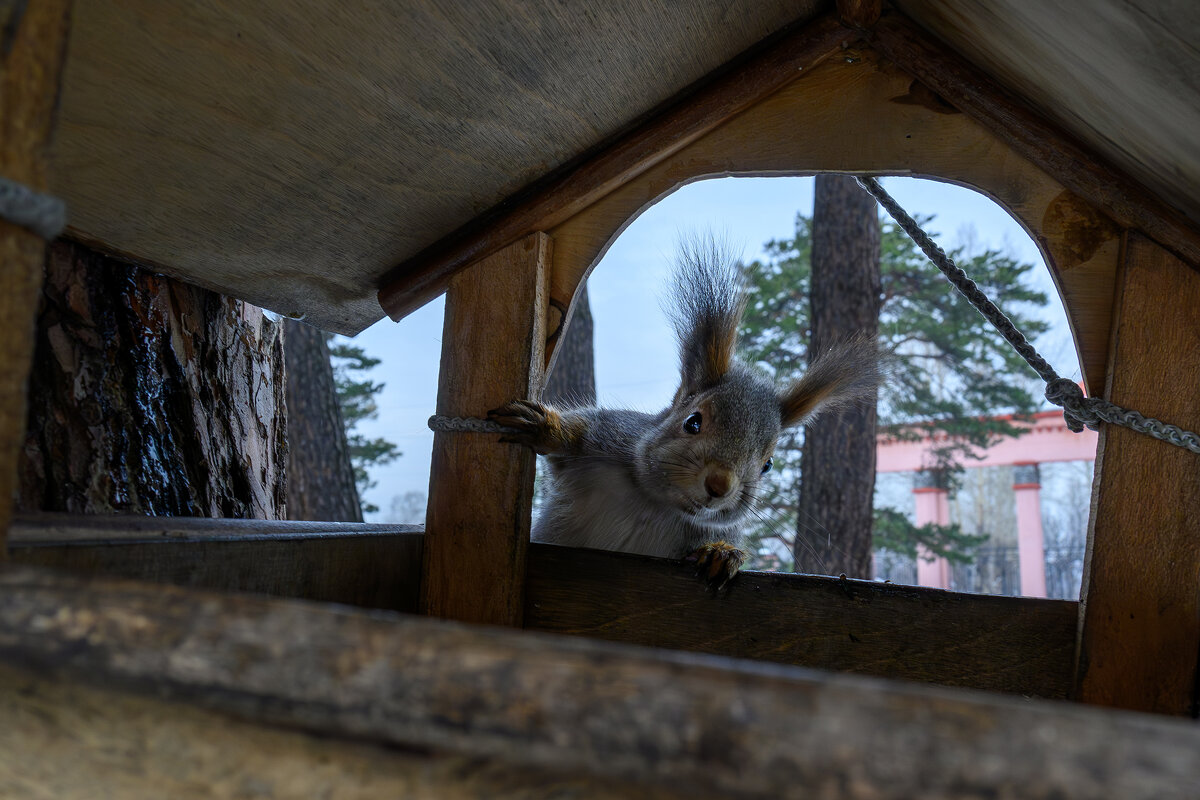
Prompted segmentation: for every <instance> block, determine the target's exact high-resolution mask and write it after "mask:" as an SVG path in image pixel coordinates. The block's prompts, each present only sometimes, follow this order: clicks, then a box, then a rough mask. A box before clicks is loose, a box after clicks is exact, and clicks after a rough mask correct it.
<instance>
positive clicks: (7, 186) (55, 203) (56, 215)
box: [0, 177, 67, 241]
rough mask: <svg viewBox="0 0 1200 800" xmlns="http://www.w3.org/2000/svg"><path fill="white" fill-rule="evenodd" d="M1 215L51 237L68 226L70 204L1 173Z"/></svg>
mask: <svg viewBox="0 0 1200 800" xmlns="http://www.w3.org/2000/svg"><path fill="white" fill-rule="evenodd" d="M0 219H3V220H5V221H6V222H11V223H12V224H13V225H20V226H21V227H22V228H25V229H26V230H30V231H33V232H34V233H36V234H37V235H38V236H40V237H42V238H43V239H45V240H47V241H49V240H51V239H53V238H54V237H56V236H58V235H59V234H60V233H62V232H63V228H65V227H67V204H66V203H64V202H63V201H62V200H59V199H58V198H57V197H51V196H50V195H48V194H41V193H40V192H35V191H34V190H33V189H30V188H29V187H28V186H26V185H25V184H23V183H17V182H16V181H12V180H9V179H8V178H4V177H0Z"/></svg>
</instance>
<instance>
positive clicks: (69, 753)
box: [0, 666, 685, 800]
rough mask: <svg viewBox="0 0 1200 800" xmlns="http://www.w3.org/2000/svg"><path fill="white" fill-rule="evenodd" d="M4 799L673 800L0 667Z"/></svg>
mask: <svg viewBox="0 0 1200 800" xmlns="http://www.w3.org/2000/svg"><path fill="white" fill-rule="evenodd" d="M0 717H2V718H3V719H4V720H5V721H6V722H7V724H6V725H3V726H0V787H3V790H4V794H5V795H6V796H8V797H26V798H35V797H41V798H50V797H53V798H55V800H94V798H96V797H97V796H102V797H120V798H122V800H161V799H162V798H183V797H213V798H218V797H229V798H233V797H242V798H249V797H254V798H258V800H284V798H291V799H292V800H302V798H313V797H325V798H338V800H375V798H381V797H423V798H439V800H468V798H489V800H543V799H544V800H552V799H553V798H563V797H588V798H602V799H603V800H624V798H637V799H638V800H650V799H651V798H662V797H671V798H683V797H685V795H683V794H681V793H676V792H666V791H663V790H657V791H652V790H647V789H644V788H642V787H638V786H636V785H634V784H631V783H628V782H621V781H614V780H605V779H603V778H596V777H591V776H586V777H585V776H578V775H576V776H571V775H563V774H558V773H555V772H552V771H548V770H538V769H530V768H528V767H524V766H520V767H518V766H514V765H511V764H504V763H502V762H499V761H496V760H488V759H480V758H473V757H469V756H462V755H447V754H439V753H421V752H415V751H403V750H399V749H396V748H385V747H380V746H378V745H369V744H363V743H358V742H346V741H337V740H334V739H330V738H328V737H320V736H315V735H313V734H310V733H303V732H299V731H289V730H284V729H281V728H273V727H269V726H265V725H259V724H255V723H254V722H251V721H246V720H240V719H236V718H234V717H231V716H229V715H227V714H222V713H219V712H216V711H209V710H206V709H202V708H198V707H195V706H190V705H186V704H184V703H178V702H169V701H165V700H162V699H159V698H155V697H141V696H137V695H132V694H129V693H127V692H121V691H114V690H111V689H101V688H95V687H90V686H84V685H81V684H79V683H72V682H70V681H66V680H55V679H53V678H50V677H48V676H46V675H44V674H34V673H32V672H29V671H26V670H21V669H14V668H11V667H7V666H0Z"/></svg>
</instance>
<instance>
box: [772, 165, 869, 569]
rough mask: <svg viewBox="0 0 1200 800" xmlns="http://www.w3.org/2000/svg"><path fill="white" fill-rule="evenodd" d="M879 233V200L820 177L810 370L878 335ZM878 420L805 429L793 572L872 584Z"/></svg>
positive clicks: (850, 413) (821, 423)
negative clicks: (865, 336) (821, 357)
mask: <svg viewBox="0 0 1200 800" xmlns="http://www.w3.org/2000/svg"><path fill="white" fill-rule="evenodd" d="M880 234H881V231H880V226H879V218H878V216H877V213H876V210H875V201H874V199H873V198H872V197H871V196H870V195H868V194H867V193H866V192H864V191H863V190H862V189H861V188H859V186H858V184H857V183H856V182H855V180H854V179H853V178H852V177H849V176H845V175H818V176H817V179H816V197H815V201H814V207H813V245H812V284H811V289H810V295H809V297H810V302H811V304H812V312H811V317H812V332H811V336H810V338H809V348H808V360H809V363H811V362H812V360H813V358H814V357H815V356H816V355H817V354H818V353H821V352H823V351H824V350H826V349H827V348H828V347H829V346H830V345H832V344H833V343H834V342H837V341H840V340H842V339H845V338H847V337H849V336H852V335H854V334H857V333H859V332H866V333H869V334H870V335H872V336H873V335H876V334H877V333H878V332H879V310H880V302H881V287H880V272H879V257H880ZM875 414H876V404H875V401H874V400H872V401H871V402H869V403H866V404H863V405H861V406H855V407H853V408H850V409H846V410H844V411H841V412H831V413H828V414H824V415H822V416H820V417H819V418H818V419H817V421H816V422H814V424H812V425H809V426H807V427H806V428H805V431H804V448H803V451H802V454H801V460H800V474H801V485H800V493H799V499H798V512H799V513H798V514H797V531H796V544H795V548H794V555H795V559H796V561H795V563H796V570H797V571H804V572H818V573H823V574H827V575H839V574H843V573H844V574H845V575H847V576H849V577H852V578H870V577H871V522H872V506H873V503H872V500H873V495H874V493H875Z"/></svg>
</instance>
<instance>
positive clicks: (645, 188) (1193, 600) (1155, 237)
mask: <svg viewBox="0 0 1200 800" xmlns="http://www.w3.org/2000/svg"><path fill="white" fill-rule="evenodd" d="M818 171H830V172H855V171H860V172H870V173H875V174H909V175H933V176H937V177H939V178H941V179H944V180H950V181H953V182H957V183H962V184H966V185H968V186H971V187H974V188H977V189H979V190H980V191H982V192H983V193H985V194H987V195H989V196H990V197H991V198H992V199H994V200H996V201H997V202H999V203H1000V204H1001V205H1002V206H1003V207H1005V208H1006V209H1007V210H1008V211H1009V212H1010V213H1011V214H1012V215H1013V216H1014V217H1016V218H1017V220H1018V221H1019V222H1020V223H1021V224H1022V225H1023V226H1024V227H1025V228H1026V230H1027V231H1030V232H1031V234H1032V235H1033V237H1034V238H1035V240H1036V241H1037V242H1038V244H1039V247H1040V249H1041V250H1042V252H1043V254H1044V255H1045V257H1046V260H1047V263H1048V265H1049V267H1050V270H1051V274H1052V276H1053V277H1054V279H1055V281H1056V283H1057V285H1058V288H1059V292H1060V295H1061V297H1062V299H1063V303H1064V307H1065V308H1066V311H1067V317H1068V320H1069V322H1070V324H1071V327H1072V329H1073V333H1074V336H1075V341H1076V346H1077V348H1078V350H1079V354H1080V362H1081V365H1082V368H1083V372H1084V376H1085V379H1086V381H1087V384H1088V386H1089V389H1090V390H1091V392H1092V393H1093V394H1097V395H1100V394H1103V395H1104V396H1106V397H1107V398H1108V399H1110V400H1113V401H1114V402H1117V403H1119V404H1122V405H1126V406H1128V407H1137V408H1139V409H1141V410H1143V411H1144V412H1145V413H1147V414H1151V415H1156V416H1159V417H1160V418H1163V419H1166V420H1168V421H1173V422H1176V423H1179V424H1183V425H1185V426H1192V427H1195V426H1196V425H1197V424H1200V423H1198V421H1200V399H1197V395H1196V393H1190V394H1189V393H1180V392H1174V391H1171V390H1170V388H1169V387H1170V385H1171V384H1172V383H1173V382H1174V383H1180V382H1182V383H1183V384H1184V385H1195V383H1196V382H1197V379H1198V377H1200V376H1198V374H1197V370H1196V369H1195V368H1194V367H1193V366H1192V362H1194V361H1195V359H1189V358H1180V357H1179V354H1180V353H1189V352H1194V348H1195V343H1194V342H1192V341H1191V340H1190V338H1189V334H1188V333H1187V332H1186V331H1185V330H1180V329H1179V326H1174V327H1173V326H1172V325H1171V324H1170V321H1169V319H1168V317H1169V314H1164V313H1163V310H1164V309H1170V310H1171V312H1172V313H1173V312H1176V311H1178V312H1179V313H1180V314H1183V313H1185V311H1184V310H1185V309H1188V308H1200V272H1197V268H1196V265H1197V264H1200V233H1197V231H1196V230H1195V228H1194V227H1192V226H1190V225H1189V224H1188V223H1186V222H1185V221H1183V220H1182V219H1181V217H1180V216H1179V215H1178V214H1177V213H1176V212H1174V211H1173V210H1172V209H1170V208H1169V207H1167V206H1166V205H1165V204H1163V203H1162V202H1161V201H1159V200H1158V199H1157V198H1155V197H1153V196H1152V195H1150V194H1148V193H1147V192H1146V191H1145V190H1144V189H1142V188H1141V187H1140V186H1138V185H1137V184H1136V183H1133V182H1131V181H1129V180H1128V179H1126V178H1124V177H1123V176H1122V175H1120V174H1119V173H1117V172H1116V171H1115V170H1112V169H1110V168H1108V167H1106V166H1105V165H1104V164H1103V162H1102V161H1100V160H1099V159H1096V158H1095V157H1094V156H1092V155H1091V154H1090V153H1089V152H1088V151H1086V150H1085V149H1083V148H1081V147H1080V146H1078V145H1076V144H1074V143H1073V142H1072V140H1071V139H1070V138H1069V137H1066V136H1064V135H1062V134H1061V133H1060V132H1058V131H1057V130H1056V129H1054V128H1053V127H1052V126H1050V125H1049V124H1047V123H1045V122H1044V121H1042V120H1041V119H1040V118H1039V117H1038V116H1037V115H1035V114H1033V113H1032V112H1030V111H1029V110H1028V109H1026V108H1025V107H1024V106H1022V105H1021V104H1020V103H1019V102H1017V101H1014V100H1012V99H1011V98H1009V97H1008V96H1007V95H1006V94H1005V93H1004V92H1003V91H1002V90H1000V89H999V88H997V87H996V86H995V85H994V84H992V83H991V82H990V81H989V80H988V79H987V78H986V77H984V76H982V75H980V74H979V73H978V72H977V71H975V70H974V69H973V68H972V67H970V66H969V65H967V64H965V63H964V62H962V61H960V60H958V59H956V58H955V57H954V56H953V55H951V54H948V53H946V52H945V50H944V48H941V47H940V46H937V45H936V44H935V43H931V42H929V41H928V40H927V39H926V38H925V37H924V36H923V35H922V34H920V33H919V32H918V31H916V30H915V29H913V28H912V27H911V25H909V24H908V23H907V22H906V21H905V20H904V19H903V18H902V17H899V16H897V15H892V16H885V17H883V18H882V19H881V20H879V21H878V24H876V25H875V26H874V27H873V28H872V29H871V30H870V31H869V32H868V31H864V30H862V29H859V28H850V27H845V26H843V25H842V24H841V23H840V22H839V21H838V20H836V19H833V18H826V19H824V20H818V21H817V22H815V23H812V24H810V25H808V26H806V27H805V28H803V29H802V30H800V31H797V32H793V33H791V34H789V35H787V36H785V37H783V38H782V39H780V40H778V41H777V42H776V43H775V44H774V45H773V46H772V47H771V48H768V49H767V50H766V51H765V52H762V53H760V54H759V55H758V56H757V57H755V59H753V60H751V61H750V62H748V63H745V64H743V65H741V67H740V68H738V69H735V70H734V71H733V72H731V73H727V74H725V75H724V76H722V77H720V78H718V79H717V80H716V81H715V82H714V83H712V84H710V85H709V86H708V87H707V88H706V89H702V90H700V92H699V93H698V94H696V95H694V96H692V97H690V98H689V99H688V100H686V101H682V102H681V103H680V104H678V105H676V106H674V107H673V108H671V109H669V110H667V111H665V112H664V113H663V114H662V115H660V116H659V117H656V118H652V119H651V120H649V121H648V122H646V123H643V124H642V125H641V126H640V127H638V128H636V129H634V130H633V131H631V132H630V133H628V134H627V135H626V136H625V137H624V138H622V139H620V140H618V141H617V142H615V143H612V144H611V145H610V146H609V147H608V148H607V149H605V150H602V151H600V152H598V153H595V154H593V155H592V156H591V157H590V158H588V159H586V160H584V161H582V162H581V163H577V164H575V165H574V166H572V167H571V168H569V169H567V170H565V171H564V172H562V173H560V174H559V175H557V176H556V177H553V178H551V179H550V180H549V181H548V182H547V183H544V184H543V185H541V186H538V187H534V188H533V189H531V190H529V191H528V192H527V193H525V194H524V195H523V196H522V197H520V198H515V199H514V201H513V202H512V203H510V204H508V205H507V206H505V207H504V208H503V209H501V210H499V211H497V212H495V213H493V214H490V215H486V216H485V217H483V218H481V220H480V221H479V222H478V223H477V224H476V225H474V226H469V227H468V228H466V229H463V230H461V231H458V232H456V233H455V234H454V235H453V236H451V237H448V238H447V239H446V240H444V241H443V242H441V243H439V244H436V245H434V246H432V247H431V248H430V249H429V250H427V251H426V252H424V253H422V254H420V255H418V256H417V257H416V258H414V259H412V260H411V261H410V262H407V263H406V264H404V265H401V267H400V268H399V269H398V272H397V273H396V276H395V277H394V279H393V281H392V282H391V283H389V284H387V285H386V286H385V287H384V288H383V289H382V290H381V291H380V302H381V304H382V305H383V307H384V308H385V310H387V311H388V312H389V313H391V314H392V315H393V316H395V317H397V318H398V317H400V316H403V315H404V314H405V313H407V311H409V310H411V309H413V308H415V307H417V306H419V305H420V304H421V303H422V302H424V300H425V299H427V298H429V297H431V296H433V295H436V294H437V293H438V292H439V291H441V290H443V289H445V288H447V287H449V288H450V295H449V299H448V302H447V328H446V335H445V336H444V338H443V362H442V364H443V366H442V370H443V374H442V383H441V388H443V389H449V388H452V387H454V388H456V390H455V391H453V392H449V391H444V392H441V393H440V394H439V407H438V410H439V413H450V414H466V415H478V414H481V413H482V412H483V411H485V410H486V409H487V408H491V407H494V406H495V405H498V404H499V403H502V402H504V401H506V400H508V399H511V398H512V397H513V396H523V395H525V394H529V395H535V394H536V392H537V391H538V390H539V389H540V385H541V380H542V376H543V375H544V372H545V368H546V366H548V365H549V364H550V362H551V360H552V358H553V353H554V346H555V344H556V342H557V341H558V340H559V338H560V337H561V335H562V333H563V331H564V330H565V327H566V325H567V324H568V323H569V318H570V308H571V303H572V301H573V299H574V296H575V294H576V291H577V289H578V287H579V285H580V283H581V282H582V281H583V280H584V279H585V278H586V276H587V274H588V272H589V271H590V269H591V268H592V267H593V265H594V264H595V263H596V262H597V261H598V259H599V257H600V256H601V255H602V254H603V252H604V250H605V248H606V247H607V245H608V243H609V242H611V240H612V239H613V238H614V237H615V236H616V235H617V234H618V233H619V232H620V230H621V229H622V228H623V227H624V226H625V225H627V224H628V222H629V221H630V220H631V219H633V218H634V217H636V215H637V214H638V213H639V212H640V211H641V210H642V209H644V208H646V207H647V206H649V205H650V204H652V203H653V202H654V201H655V200H656V199H658V198H659V197H661V196H663V195H665V194H666V193H669V192H670V191H672V190H673V189H675V188H676V187H678V186H680V185H682V184H683V183H686V182H688V181H690V180H695V179H697V178H700V177H704V176H716V175H727V174H760V175H761V174H772V173H776V174H779V173H787V174H796V173H798V172H799V173H804V172H818ZM451 276H453V279H451ZM456 287H457V288H456ZM485 297H486V298H487V300H486V301H483V300H482V298H485ZM535 297H536V298H544V300H538V301H535V302H534V303H533V306H534V307H533V309H532V314H531V313H530V311H531V309H530V308H529V301H530V300H532V299H533V298H535ZM501 298H513V299H517V298H524V299H523V300H522V301H521V302H514V303H507V302H506V301H504V300H502V299H501ZM500 306H507V308H508V310H507V311H500V312H499V313H500V318H493V317H492V316H491V315H493V314H495V313H497V309H498V308H500ZM485 309H490V310H485ZM476 313H485V314H488V315H489V317H488V319H489V321H488V323H487V325H486V326H482V327H484V328H486V329H487V330H490V331H493V332H497V331H498V332H500V333H499V334H496V333H492V334H491V335H492V336H493V337H495V336H496V335H500V336H503V337H504V338H505V339H506V340H509V341H516V342H522V343H526V344H528V345H529V346H525V345H522V347H521V348H518V349H519V353H518V352H513V353H511V354H510V355H508V356H505V357H504V358H505V362H504V363H499V362H498V361H493V362H492V363H490V364H488V365H482V366H481V365H480V364H479V363H478V359H476V360H475V362H474V363H472V361H471V359H469V358H463V357H462V355H461V354H465V353H475V352H477V351H479V349H480V348H481V347H483V346H485V344H486V342H485V341H481V340H479V339H478V338H477V337H478V335H479V334H478V333H476V334H475V335H474V337H473V336H472V335H470V334H469V333H468V332H467V329H469V328H470V327H472V326H471V325H462V324H461V322H459V323H455V324H454V325H452V324H451V320H461V319H464V318H469V317H470V316H471V315H473V314H476ZM475 322H476V325H475V326H474V327H475V328H476V329H478V328H480V327H481V326H479V325H478V320H475ZM486 338H487V337H485V339H486ZM1159 342H1162V343H1163V344H1162V345H1159ZM1148 353H1154V354H1155V355H1152V356H1151V357H1149V358H1147V354H1148ZM1166 353H1173V354H1174V355H1173V356H1171V357H1168V356H1167V355H1166ZM1198 355H1200V354H1198ZM447 356H449V359H447ZM502 386H506V387H508V388H507V389H505V390H503V391H502V390H501V388H500V387H502ZM468 387H474V388H473V389H468ZM1114 448H1115V449H1117V450H1119V451H1120V455H1119V456H1118V458H1117V460H1116V461H1113V460H1109V459H1106V458H1105V455H1106V454H1107V453H1111V452H1112V451H1113V449H1114ZM515 457H516V458H517V459H518V460H517V462H514V461H513V458H514V455H513V454H512V453H509V452H507V451H505V450H504V449H503V448H502V447H497V446H496V445H494V444H488V445H479V444H478V443H476V444H470V445H468V444H464V443H454V442H452V441H451V439H450V438H449V437H447V436H445V435H439V436H437V437H435V444H434V477H433V479H432V480H431V491H430V506H429V508H430V511H429V516H428V519H427V527H426V535H425V550H424V567H423V575H422V609H423V610H424V611H425V612H427V613H430V614H435V615H442V616H450V617H454V618H459V619H465V620H469V621H487V622H500V623H503V624H510V625H520V624H522V610H521V609H522V597H523V592H524V572H523V569H524V566H525V564H526V553H527V548H528V531H529V511H528V500H529V496H530V493H531V490H532V477H531V475H532V473H531V465H530V464H529V463H527V462H526V461H525V460H522V459H524V458H525V457H524V456H522V455H517V456H515ZM1193 459H1194V456H1192V455H1191V454H1188V453H1186V452H1184V451H1182V450H1178V449H1177V448H1171V447H1170V446H1168V445H1165V444H1163V443H1160V442H1155V441H1153V440H1150V439H1146V438H1144V437H1140V436H1138V435H1136V434H1133V433H1131V432H1128V431H1125V430H1121V429H1117V430H1108V429H1106V430H1104V431H1103V432H1102V434H1101V439H1100V445H1099V450H1098V456H1097V462H1098V463H1097V480H1096V484H1095V487H1094V495H1093V513H1092V515H1091V524H1090V530H1089V539H1088V555H1087V565H1086V567H1085V579H1084V590H1083V598H1082V602H1081V603H1080V606H1079V609H1080V613H1079V625H1078V627H1079V637H1078V644H1077V647H1076V652H1075V656H1076V660H1077V669H1076V675H1075V687H1074V691H1073V694H1074V696H1076V697H1078V698H1079V699H1082V700H1086V701H1089V702H1098V703H1102V704H1108V705H1117V706H1123V707H1128V708H1136V709H1141V710H1154V711H1163V712H1167V713H1175V714H1182V713H1191V712H1192V711H1193V710H1194V708H1195V707H1196V705H1197V691H1196V675H1197V668H1198V659H1197V655H1198V652H1200V598H1198V597H1197V596H1196V593H1195V591H1194V584H1195V580H1196V574H1197V571H1198V570H1200V471H1197V470H1195V469H1194V461H1193ZM514 463H515V464H516V467H515V468H514ZM480 475H483V476H487V480H488V481H489V482H491V483H493V484H494V485H492V486H490V487H489V489H488V490H487V492H486V497H482V496H479V495H478V494H476V495H474V496H473V497H472V499H471V503H470V504H469V506H468V505H466V504H464V503H462V502H461V500H460V495H461V490H460V488H456V487H463V486H467V485H471V486H472V487H477V486H478V480H479V476H480ZM495 475H503V476H504V479H503V480H502V481H499V480H493V476H495ZM1168 498H1169V499H1170V500H1171V501H1172V502H1171V503H1170V504H1168V503H1166V502H1165V501H1166V500H1167V499H1168ZM1181 499H1182V504H1181V503H1180V500H1181ZM1181 505H1182V508H1183V511H1182V513H1180V512H1179V509H1180V507H1181ZM464 586H470V587H472V592H473V596H472V597H470V598H469V599H464V598H463V596H462V591H461V588H462V587H464Z"/></svg>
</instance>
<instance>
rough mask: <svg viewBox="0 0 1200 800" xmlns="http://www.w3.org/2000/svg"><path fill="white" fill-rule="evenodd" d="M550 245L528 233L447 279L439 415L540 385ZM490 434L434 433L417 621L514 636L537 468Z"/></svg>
mask: <svg viewBox="0 0 1200 800" xmlns="http://www.w3.org/2000/svg"><path fill="white" fill-rule="evenodd" d="M549 282H550V237H548V236H546V235H545V234H543V233H535V234H532V235H529V236H526V237H525V238H524V239H521V240H520V241H518V242H515V243H513V244H511V245H509V246H508V247H506V248H505V249H504V250H501V251H500V252H498V253H495V254H493V255H491V256H488V257H487V258H485V259H484V260H483V261H480V262H479V263H478V264H475V265H474V266H472V267H471V268H470V269H468V270H464V271H463V272H460V273H459V274H457V275H455V276H454V279H453V280H452V281H451V283H450V292H449V295H448V296H447V298H446V320H445V326H444V329H443V333H442V363H441V369H440V373H439V376H438V400H437V413H438V414H443V415H446V416H451V417H458V416H461V417H484V416H486V415H487V412H488V411H490V410H491V409H494V408H498V407H499V406H502V405H504V404H505V403H507V402H509V401H512V400H519V399H529V398H537V396H538V395H539V394H540V393H541V390H542V383H543V382H544V380H545V375H544V371H543V365H544V351H545V343H546V309H547V298H548V287H549ZM498 438H499V437H497V436H496V435H495V434H477V433H435V434H434V437H433V464H432V468H431V472H430V476H429V507H428V511H427V512H426V524H425V531H426V534H425V539H426V541H425V550H424V566H423V569H422V578H421V610H422V611H423V612H424V613H426V614H431V615H433V616H438V617H448V618H451V619H458V620H462V621H464V622H483V623H491V624H496V625H520V624H521V611H522V605H523V592H524V580H525V579H524V575H525V552H526V549H527V548H528V546H529V524H530V517H531V514H532V509H533V472H534V464H535V456H534V454H533V452H532V451H531V450H529V449H528V448H526V447H521V446H519V445H515V444H501V443H500V442H499V441H498Z"/></svg>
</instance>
